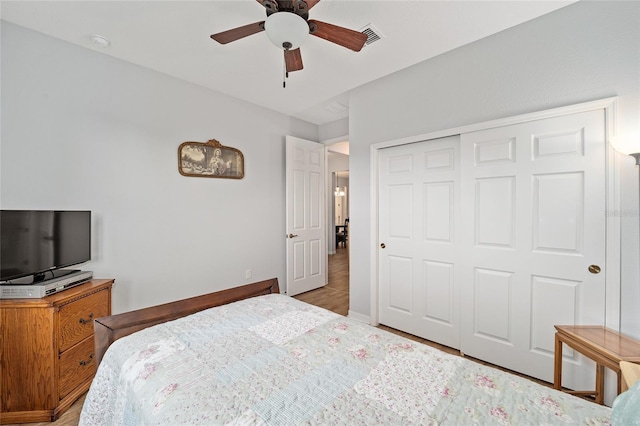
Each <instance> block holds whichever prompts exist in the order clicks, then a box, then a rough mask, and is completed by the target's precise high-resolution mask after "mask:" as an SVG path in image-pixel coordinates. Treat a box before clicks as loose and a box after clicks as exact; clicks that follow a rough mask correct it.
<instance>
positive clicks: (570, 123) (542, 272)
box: [460, 110, 606, 389]
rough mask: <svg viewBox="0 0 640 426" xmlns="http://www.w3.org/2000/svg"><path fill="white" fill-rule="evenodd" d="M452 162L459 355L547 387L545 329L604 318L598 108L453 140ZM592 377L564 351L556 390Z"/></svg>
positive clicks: (549, 354) (584, 385)
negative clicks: (456, 199)
mask: <svg viewBox="0 0 640 426" xmlns="http://www.w3.org/2000/svg"><path fill="white" fill-rule="evenodd" d="M460 158H461V170H462V180H461V185H462V224H461V225H462V235H463V243H462V245H461V246H460V247H461V250H460V256H461V262H462V264H463V265H464V267H463V269H462V281H461V282H462V284H461V290H462V296H461V302H462V305H461V310H462V313H463V314H462V341H461V350H462V351H463V352H464V353H466V354H468V355H471V356H473V357H476V358H480V359H484V360H487V361H490V362H492V363H495V364H498V365H501V366H504V367H507V368H510V369H512V370H516V371H519V372H522V373H525V374H528V375H530V376H533V377H537V378H540V379H543V380H546V381H553V351H554V332H555V329H554V327H553V326H554V324H600V325H604V320H605V312H604V308H605V274H604V272H603V273H600V274H593V273H590V272H589V270H588V269H589V266H590V265H592V264H594V265H599V266H600V267H604V262H605V219H606V218H605V208H606V204H605V201H606V200H605V128H604V112H603V111H601V110H600V111H591V112H585V113H580V114H572V115H567V116H562V117H557V118H552V119H545V120H538V121H532V122H528V123H522V124H517V125H512V126H506V127H500V128H495V129H489V130H484V131H479V132H474V133H468V134H463V135H462V136H461V154H460ZM585 363H586V364H587V366H586V367H585V366H583V364H585ZM594 371H595V367H594V366H593V364H591V362H590V361H589V360H586V359H583V358H582V357H580V356H578V355H577V354H576V353H575V352H573V351H571V350H568V351H567V352H565V363H564V364H563V385H566V386H568V387H571V388H574V389H589V388H593V384H594V380H595V379H594Z"/></svg>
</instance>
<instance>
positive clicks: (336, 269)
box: [294, 246, 349, 316]
mask: <svg viewBox="0 0 640 426" xmlns="http://www.w3.org/2000/svg"><path fill="white" fill-rule="evenodd" d="M328 269H329V283H328V284H327V285H326V286H324V287H321V288H319V289H316V290H312V291H308V292H306V293H302V294H299V295H297V296H294V298H295V299H298V300H302V301H303V302H307V303H310V304H312V305H316V306H320V307H322V308H325V309H328V310H330V311H333V312H335V313H337V314H340V315H344V316H347V314H348V313H349V247H348V246H347V247H339V248H338V249H336V254H333V255H330V256H329V268H328Z"/></svg>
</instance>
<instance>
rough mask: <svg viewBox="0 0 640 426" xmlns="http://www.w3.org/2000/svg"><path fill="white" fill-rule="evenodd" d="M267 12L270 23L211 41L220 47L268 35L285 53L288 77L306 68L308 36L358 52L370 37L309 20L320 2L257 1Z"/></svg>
mask: <svg viewBox="0 0 640 426" xmlns="http://www.w3.org/2000/svg"><path fill="white" fill-rule="evenodd" d="M256 1H257V2H258V3H260V4H261V5H262V6H264V8H265V9H266V11H267V19H266V20H264V21H260V22H254V23H252V24H248V25H244V26H241V27H237V28H233V29H230V30H227V31H223V32H220V33H217V34H213V35H211V38H212V39H214V40H215V41H217V42H218V43H220V44H227V43H230V42H232V41H236V40H239V39H241V38H244V37H247V36H250V35H252V34H256V33H259V32H261V31H265V32H266V33H267V36H268V37H269V39H270V40H271V42H272V43H273V44H275V45H276V46H277V47H279V48H280V49H283V50H284V62H285V67H286V71H287V73H289V72H292V71H298V70H301V69H302V68H303V66H302V55H301V54H300V45H301V44H302V43H303V42H304V41H305V39H306V38H307V36H308V35H309V34H311V35H314V36H316V37H320V38H322V39H325V40H328V41H330V42H332V43H335V44H338V45H340V46H344V47H346V48H348V49H351V50H353V51H355V52H359V51H360V50H361V49H362V47H363V46H364V43H365V42H366V41H367V36H366V34H364V33H361V32H358V31H354V30H350V29H347V28H343V27H339V26H337V25H333V24H328V23H326V22H321V21H316V20H315V19H309V9H311V8H312V7H313V6H315V5H316V4H318V2H319V1H320V0H256Z"/></svg>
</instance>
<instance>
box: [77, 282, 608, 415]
mask: <svg viewBox="0 0 640 426" xmlns="http://www.w3.org/2000/svg"><path fill="white" fill-rule="evenodd" d="M95 331H96V354H97V359H98V360H99V362H100V364H99V367H98V371H97V374H96V376H95V378H94V380H93V383H92V385H91V388H90V390H89V392H88V394H87V397H86V399H85V402H84V406H83V409H82V413H81V416H80V424H81V425H101V426H102V425H110V424H117V425H120V424H123V425H143V424H163V425H178V424H189V425H193V424H231V425H297V424H347V425H356V424H363V425H364V424H366V425H373V424H384V425H397V424H434V425H435V424H454V425H461V424H483V425H484V424H496V425H503V424H517V425H524V424H564V423H572V424H589V425H596V424H609V422H610V418H611V409H610V408H608V407H605V406H601V405H597V404H595V403H592V402H590V401H586V400H584V399H580V398H578V397H575V396H572V395H569V394H566V393H563V392H559V391H556V390H554V389H552V388H551V387H546V386H542V385H539V384H537V383H534V382H532V381H530V380H527V379H525V378H521V377H518V376H515V375H512V374H509V373H506V372H504V371H501V370H498V369H495V368H491V367H488V366H485V365H481V364H479V363H476V362H473V361H470V360H467V359H465V358H462V357H459V356H454V355H450V354H446V353H444V352H442V351H439V350H437V349H434V348H431V347H429V346H426V345H423V344H420V343H416V342H414V341H411V340H408V339H406V338H404V337H401V336H397V335H395V334H391V333H388V332H385V331H383V330H380V329H378V328H375V327H372V326H369V325H366V324H362V323H360V322H357V321H353V320H351V319H349V318H346V317H343V316H341V315H338V314H335V313H333V312H330V311H327V310H324V309H322V308H319V307H316V306H312V305H309V304H306V303H304V302H301V301H299V300H296V299H293V298H291V297H288V296H284V295H281V294H279V290H278V283H277V280H275V279H274V280H267V281H262V282H259V283H255V284H251V285H247V286H242V287H238V288H235V289H230V290H225V291H223V292H219V293H213V294H210V295H205V296H200V297H196V298H191V299H186V300H184V301H178V302H173V303H170V304H165V305H161V306H158V307H154V308H147V309H142V310H139V311H134V312H129V313H125V314H119V315H113V316H111V317H106V318H100V319H97V320H96V322H95Z"/></svg>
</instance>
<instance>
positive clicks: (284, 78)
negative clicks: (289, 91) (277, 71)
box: [282, 59, 289, 89]
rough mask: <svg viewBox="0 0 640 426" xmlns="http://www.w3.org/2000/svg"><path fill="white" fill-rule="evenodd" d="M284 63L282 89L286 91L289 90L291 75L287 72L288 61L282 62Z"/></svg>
mask: <svg viewBox="0 0 640 426" xmlns="http://www.w3.org/2000/svg"><path fill="white" fill-rule="evenodd" d="M282 63H283V67H282V75H283V76H282V88H283V89H286V88H287V78H289V73H288V72H287V61H286V59H283V60H282Z"/></svg>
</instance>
